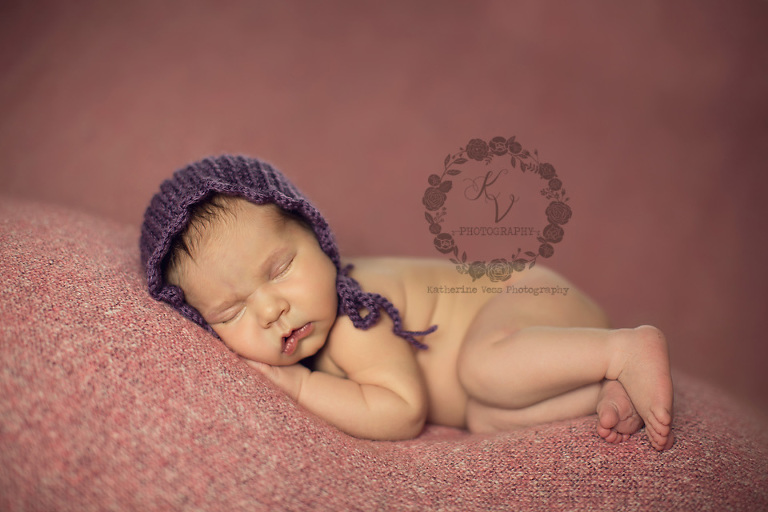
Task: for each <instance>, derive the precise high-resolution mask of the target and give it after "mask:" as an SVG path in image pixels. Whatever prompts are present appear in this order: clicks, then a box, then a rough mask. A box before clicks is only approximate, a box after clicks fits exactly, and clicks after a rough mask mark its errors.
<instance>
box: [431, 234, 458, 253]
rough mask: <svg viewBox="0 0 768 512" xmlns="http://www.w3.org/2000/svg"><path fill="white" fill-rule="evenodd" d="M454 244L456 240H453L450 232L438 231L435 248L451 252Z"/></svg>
mask: <svg viewBox="0 0 768 512" xmlns="http://www.w3.org/2000/svg"><path fill="white" fill-rule="evenodd" d="M455 246H456V242H454V240H453V236H451V235H450V233H440V234H439V235H437V236H436V237H435V248H436V249H437V250H438V251H440V252H441V253H443V254H448V253H449V252H452V251H453V248H454V247H455Z"/></svg>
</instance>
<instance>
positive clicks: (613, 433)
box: [597, 380, 643, 443]
mask: <svg viewBox="0 0 768 512" xmlns="http://www.w3.org/2000/svg"><path fill="white" fill-rule="evenodd" d="M642 426H643V419H642V418H641V417H640V415H639V414H637V411H636V410H635V406H634V405H632V400H630V399H629V395H627V392H626V390H625V389H624V386H622V385H621V383H620V382H619V381H616V380H605V381H603V386H602V389H601V390H600V395H599V396H598V397H597V433H598V434H599V435H600V437H602V438H603V439H605V440H606V441H608V442H609V443H623V442H624V441H626V440H627V439H629V436H630V435H631V434H634V433H635V432H637V431H638V430H640V427H642Z"/></svg>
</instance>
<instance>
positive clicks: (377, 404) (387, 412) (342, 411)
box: [297, 371, 426, 440]
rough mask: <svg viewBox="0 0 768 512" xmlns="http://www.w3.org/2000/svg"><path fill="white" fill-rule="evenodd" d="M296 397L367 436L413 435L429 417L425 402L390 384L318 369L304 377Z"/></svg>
mask: <svg viewBox="0 0 768 512" xmlns="http://www.w3.org/2000/svg"><path fill="white" fill-rule="evenodd" d="M297 401H298V402H299V403H300V404H301V405H302V406H304V407H305V408H307V409H309V410H310V411H312V412H313V413H314V414H317V415H318V416H320V417H321V418H323V419H324V420H326V421H328V422H329V423H331V424H332V425H335V426H336V427H338V428H339V429H341V430H343V431H344V432H346V433H348V434H350V435H353V436H355V437H361V438H366V439H379V440H398V439H411V438H413V437H415V436H416V435H418V434H419V432H421V429H422V428H423V426H424V421H425V418H426V411H425V410H424V407H423V405H422V404H419V403H409V402H408V401H407V400H406V399H405V398H403V397H402V396H400V395H398V394H397V393H395V392H394V391H392V390H390V389H388V388H385V387H383V386H377V385H373V384H359V383H357V382H355V381H352V380H349V379H344V378H340V377H335V376H333V375H330V374H327V373H323V372H318V371H315V372H311V373H310V374H309V375H307V376H306V377H305V379H304V381H303V382H302V385H301V389H300V391H299V396H298V400H297Z"/></svg>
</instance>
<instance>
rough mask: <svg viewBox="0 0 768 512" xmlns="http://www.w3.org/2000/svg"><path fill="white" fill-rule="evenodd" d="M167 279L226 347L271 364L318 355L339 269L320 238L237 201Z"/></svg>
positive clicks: (331, 315) (269, 210)
mask: <svg viewBox="0 0 768 512" xmlns="http://www.w3.org/2000/svg"><path fill="white" fill-rule="evenodd" d="M224 217H225V218H224ZM169 281H171V282H172V284H175V285H177V286H179V287H180V288H181V289H182V290H184V295H185V299H186V301H187V302H188V303H189V304H190V305H191V306H192V307H194V308H195V309H197V310H198V311H199V312H200V313H201V314H202V315H203V318H205V320H206V321H207V322H208V323H209V324H210V325H211V327H213V329H214V330H215V331H216V333H217V334H218V335H219V337H221V339H222V341H224V343H225V344H226V345H227V346H229V347H230V348H231V349H232V350H234V351H235V352H236V353H238V354H240V355H241V356H243V357H245V358H247V359H251V360H254V361H260V362H262V363H267V364H270V365H277V366H285V365H291V364H295V363H297V362H299V361H300V360H301V359H304V358H305V357H309V356H312V355H314V354H315V353H316V352H317V351H318V350H320V348H322V347H323V345H324V344H325V341H326V339H327V337H328V333H329V332H330V329H331V327H332V325H333V323H334V322H335V320H336V311H337V304H338V302H337V301H338V299H337V296H336V267H335V266H334V264H333V262H332V261H331V260H330V258H328V256H327V255H326V254H325V253H324V252H323V251H322V249H321V248H320V245H319V244H318V242H317V239H316V238H315V235H314V233H312V232H311V231H310V230H308V229H307V228H305V227H304V226H302V225H301V224H299V223H298V222H296V221H294V220H290V219H285V218H283V217H282V216H281V215H280V213H279V212H278V211H277V207H275V206H272V205H264V206H261V205H254V204H252V203H249V202H247V201H244V200H238V201H237V202H236V204H235V205H234V209H233V216H230V215H227V214H226V213H223V214H222V218H217V219H214V220H212V221H211V223H210V224H209V225H207V226H205V227H204V228H203V232H202V236H201V239H200V243H199V244H197V246H196V248H195V250H194V251H193V257H185V258H184V259H183V260H182V263H181V264H180V265H179V269H178V271H177V272H174V273H173V275H171V276H169ZM174 281H176V282H174Z"/></svg>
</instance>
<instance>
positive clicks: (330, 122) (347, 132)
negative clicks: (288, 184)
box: [0, 0, 768, 411]
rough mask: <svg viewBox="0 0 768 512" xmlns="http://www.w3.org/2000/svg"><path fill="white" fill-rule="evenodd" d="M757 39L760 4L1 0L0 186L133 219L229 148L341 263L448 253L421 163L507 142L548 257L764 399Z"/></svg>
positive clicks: (703, 370)
mask: <svg viewBox="0 0 768 512" xmlns="http://www.w3.org/2000/svg"><path fill="white" fill-rule="evenodd" d="M766 26H768V3H766V2H764V1H760V0H739V1H733V2H729V1H707V2H702V1H693V0H686V1H675V2H666V1H661V0H656V1H649V2H633V3H629V2H613V1H608V0H605V1H589V2H578V3H576V2H570V1H551V2H536V3H534V2H506V1H497V2H493V1H480V2H468V1H467V2H458V1H448V2H409V1H394V2H386V3H384V2H381V3H374V2H354V1H334V2H323V3H322V6H320V5H317V4H316V3H314V2H309V1H307V2H296V1H288V2H279V3H278V2H252V1H239V2H238V1H231V2H205V1H199V0H198V1H178V2H172V1H164V2H156V1H136V2H101V1H82V2H76V3H75V2H57V1H29V2H21V1H11V2H8V1H5V2H3V3H2V5H0V77H2V78H1V79H0V112H2V115H0V158H2V163H3V165H2V168H0V187H2V189H1V190H2V193H5V194H8V195H12V196H18V197H24V198H30V199H36V200H43V201H48V202H53V203H57V204H65V205H71V206H74V207H76V208H78V209H81V210H85V211H88V212H92V213H96V214H98V215H101V216H107V217H111V218H114V219H117V220H120V221H124V222H126V223H131V224H133V225H136V226H138V225H139V223H140V221H141V217H142V214H143V211H144V208H145V206H146V204H147V203H148V201H149V198H150V197H151V195H152V194H153V193H154V191H155V189H156V188H157V186H158V185H159V183H160V181H161V180H162V179H164V178H165V177H167V176H169V175H170V174H171V172H172V171H173V170H174V169H176V168H178V167H180V166H181V165H183V164H185V163H187V162H190V161H193V160H197V159H199V158H201V157H204V156H207V155H211V154H220V153H224V152H232V153H244V154H248V155H251V156H259V157H261V158H263V159H266V160H268V161H270V162H272V163H273V164H275V165H276V166H277V167H279V168H280V169H282V170H283V171H285V172H286V173H287V174H288V175H289V176H291V177H292V179H293V180H294V181H295V182H296V183H297V184H298V186H299V187H300V188H301V189H302V190H303V191H304V192H305V193H306V194H307V195H308V196H310V197H311V198H312V199H313V200H314V202H315V204H316V205H317V206H318V207H319V208H320V209H321V211H323V212H324V214H325V215H326V217H327V218H328V220H329V222H330V223H331V226H333V227H334V229H335V232H336V235H337V237H338V239H339V242H340V245H341V248H342V253H343V254H347V255H380V254H388V255H389V254H392V255H403V256H428V257H440V255H439V254H438V253H437V252H436V251H435V250H434V248H433V246H432V237H431V236H430V235H429V233H428V232H427V226H426V223H425V221H424V218H423V212H424V209H423V207H422V205H421V196H422V194H423V192H424V189H425V187H426V186H427V181H426V180H427V177H428V175H429V174H431V173H433V172H436V171H438V172H439V171H440V170H441V168H442V161H443V158H444V157H445V155H446V154H448V153H449V152H456V151H457V150H458V148H459V147H462V146H465V145H466V143H467V141H468V140H469V139H471V138H476V137H478V138H485V139H486V140H488V139H490V138H491V137H494V136H499V135H500V136H505V137H509V136H512V135H515V136H517V139H518V140H519V141H520V142H521V143H522V144H523V146H524V147H525V148H527V149H531V150H533V149H538V151H539V154H540V156H541V158H542V161H549V162H551V163H553V164H554V165H555V167H556V168H557V170H558V174H559V175H560V176H561V177H562V179H563V181H564V183H566V184H567V188H568V192H569V195H570V197H571V204H572V206H573V210H574V215H573V218H572V219H571V221H570V222H569V224H568V226H567V227H566V238H565V239H564V241H563V242H562V243H561V244H559V245H558V249H557V251H556V254H555V255H554V256H553V257H552V258H551V259H550V260H548V262H547V264H548V265H550V266H552V267H553V268H555V269H557V270H559V271H561V272H563V273H564V274H565V275H566V276H568V277H569V278H570V279H571V280H572V281H574V282H575V283H576V284H577V285H578V286H580V287H581V288H582V289H584V290H585V291H586V292H587V293H588V294H590V295H592V296H593V297H594V298H595V299H597V300H598V301H599V302H600V303H602V305H603V306H604V307H605V308H606V309H607V311H608V312H609V314H610V315H611V317H612V318H613V320H614V323H615V324H616V325H618V326H634V325H638V324H643V323H650V324H655V325H657V326H659V327H661V328H662V329H663V330H664V331H665V332H666V333H667V335H668V337H669V339H670V341H671V344H672V347H671V351H672V359H673V365H674V366H675V367H676V368H678V369H680V370H683V371H686V372H688V373H690V374H693V375H696V376H699V377H702V378H705V379H707V380H709V381H711V382H715V383H717V384H719V385H720V386H721V387H723V388H725V389H726V390H728V391H730V392H732V393H734V394H735V395H738V396H739V397H740V398H741V399H743V400H745V401H748V402H751V403H752V404H754V405H757V406H758V407H760V408H761V409H762V410H763V411H768V371H766V367H767V364H766V363H768V343H766V329H767V328H768V319H767V317H768V315H767V314H766V309H767V308H766V302H767V301H766V294H767V293H768V271H767V270H766V265H765V264H766V261H767V260H768V237H766V218H768V215H767V214H768V206H766V204H767V203H766V201H765V198H764V193H765V188H764V186H765V184H766V183H768V178H766V176H765V171H766V167H767V166H766V162H767V161H768V159H767V158H766V152H767V151H768V71H766V69H768V32H767V31H766V30H765V27H766ZM137 250H138V249H137Z"/></svg>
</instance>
